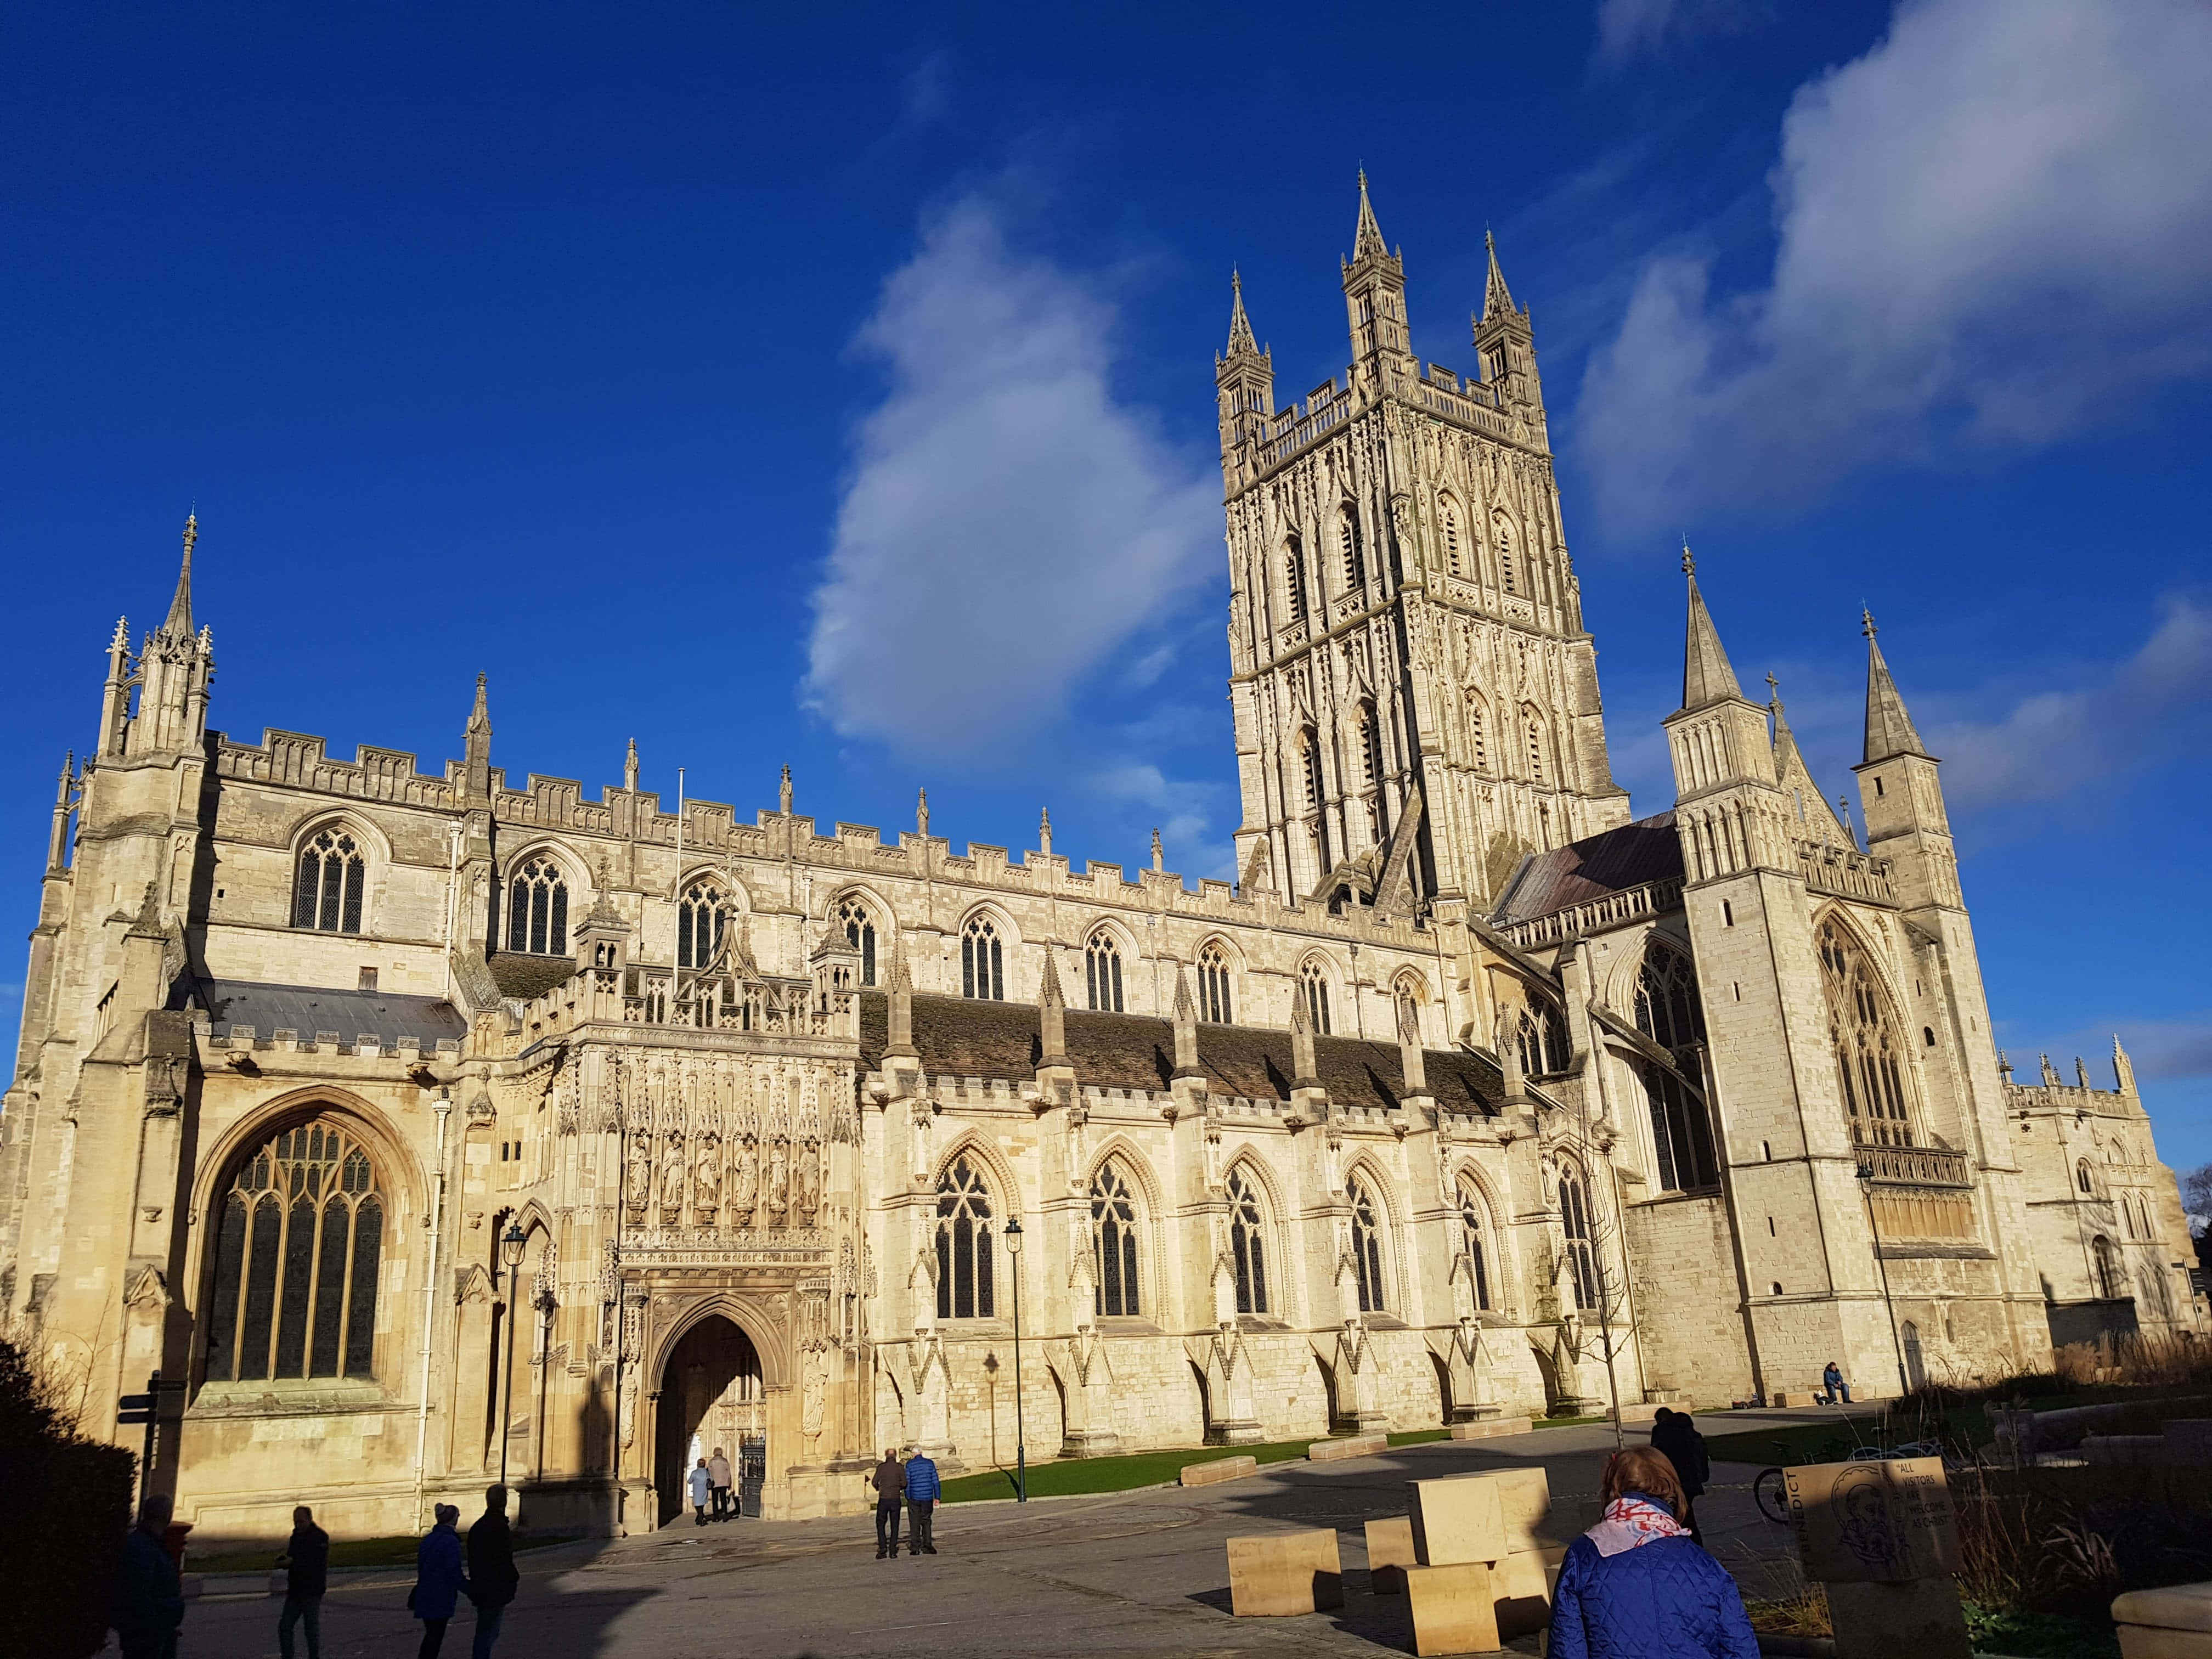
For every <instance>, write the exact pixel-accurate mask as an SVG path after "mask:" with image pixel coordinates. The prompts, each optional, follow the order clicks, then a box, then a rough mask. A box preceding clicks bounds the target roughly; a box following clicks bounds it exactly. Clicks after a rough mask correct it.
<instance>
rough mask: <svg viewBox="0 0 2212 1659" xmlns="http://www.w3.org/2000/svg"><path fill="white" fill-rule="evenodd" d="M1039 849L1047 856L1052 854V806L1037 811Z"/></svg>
mask: <svg viewBox="0 0 2212 1659" xmlns="http://www.w3.org/2000/svg"><path fill="white" fill-rule="evenodd" d="M1037 851H1038V852H1039V853H1040V854H1042V855H1043V856H1044V857H1046V858H1050V857H1051V856H1052V808H1050V807H1049V806H1045V807H1040V808H1039V809H1038V811H1037Z"/></svg>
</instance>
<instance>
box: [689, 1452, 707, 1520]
mask: <svg viewBox="0 0 2212 1659" xmlns="http://www.w3.org/2000/svg"><path fill="white" fill-rule="evenodd" d="M684 1479H685V1481H686V1483H687V1484H688V1485H689V1486H690V1488H691V1513H692V1514H693V1516H696V1518H697V1521H698V1523H699V1524H700V1525H701V1526H702V1527H703V1526H705V1525H706V1524H707V1500H708V1498H711V1497H712V1496H714V1475H713V1474H710V1473H708V1468H707V1460H706V1459H705V1458H703V1457H702V1458H701V1459H700V1460H699V1467H698V1468H696V1469H694V1470H692V1471H691V1473H690V1474H689V1475H687V1476H685V1477H684Z"/></svg>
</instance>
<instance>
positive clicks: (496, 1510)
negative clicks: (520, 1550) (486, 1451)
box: [469, 1486, 522, 1659]
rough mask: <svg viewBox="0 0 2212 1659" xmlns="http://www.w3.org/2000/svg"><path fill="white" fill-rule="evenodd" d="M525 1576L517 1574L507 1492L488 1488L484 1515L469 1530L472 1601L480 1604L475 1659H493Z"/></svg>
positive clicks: (472, 1651)
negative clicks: (492, 1650)
mask: <svg viewBox="0 0 2212 1659" xmlns="http://www.w3.org/2000/svg"><path fill="white" fill-rule="evenodd" d="M521 1582H522V1575H521V1574H520V1573H518V1572H517V1571H515V1570H514V1538H513V1534H511V1533H509V1532H508V1531H507V1488H506V1487H504V1486H491V1487H488V1488H487V1489H486V1490H485V1492H484V1512H483V1514H482V1515H480V1516H477V1523H476V1525H474V1526H472V1527H471V1528H469V1599H470V1600H471V1601H474V1602H475V1603H476V1604H477V1639H476V1644H475V1646H474V1647H473V1648H472V1649H471V1656H472V1659H491V1644H493V1643H495V1642H496V1641H498V1640H499V1627H500V1626H501V1624H502V1623H503V1622H504V1621H505V1620H506V1618H507V1603H508V1602H510V1601H513V1600H514V1592H515V1589H516V1588H517V1587H518V1586H519V1585H520V1583H521Z"/></svg>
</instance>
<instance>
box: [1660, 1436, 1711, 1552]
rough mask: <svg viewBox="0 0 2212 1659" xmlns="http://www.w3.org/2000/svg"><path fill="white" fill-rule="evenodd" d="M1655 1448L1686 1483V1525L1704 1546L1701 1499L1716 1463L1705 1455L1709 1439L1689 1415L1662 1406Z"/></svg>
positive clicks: (1683, 1516)
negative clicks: (1700, 1524)
mask: <svg viewBox="0 0 2212 1659" xmlns="http://www.w3.org/2000/svg"><path fill="white" fill-rule="evenodd" d="M1651 1449H1652V1450H1654V1451H1656V1452H1663V1453H1664V1454H1666V1457H1667V1461H1668V1462H1670V1463H1672V1464H1673V1465H1674V1474H1675V1475H1676V1477H1677V1478H1678V1479H1680V1481H1681V1483H1682V1499H1683V1501H1682V1514H1681V1522H1682V1524H1683V1525H1684V1526H1685V1527H1687V1528H1689V1529H1690V1536H1691V1537H1692V1538H1694V1539H1697V1541H1698V1542H1699V1543H1701V1544H1702V1543H1704V1542H1705V1540H1704V1539H1703V1538H1702V1537H1700V1536H1699V1533H1698V1498H1699V1494H1700V1493H1702V1492H1704V1491H1705V1480H1706V1477H1707V1476H1709V1475H1711V1474H1712V1472H1713V1465H1712V1460H1711V1458H1710V1457H1708V1456H1707V1455H1705V1436H1703V1435H1702V1434H1699V1432H1698V1425H1696V1424H1695V1423H1694V1422H1692V1420H1691V1419H1690V1414H1689V1413H1687V1412H1676V1411H1669V1410H1668V1409H1667V1407H1664V1406H1662V1407H1660V1408H1659V1415H1658V1416H1657V1417H1656V1418H1654V1419H1652V1423H1651Z"/></svg>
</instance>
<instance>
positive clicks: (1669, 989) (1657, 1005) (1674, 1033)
mask: <svg viewBox="0 0 2212 1659" xmlns="http://www.w3.org/2000/svg"><path fill="white" fill-rule="evenodd" d="M1636 1029H1637V1030H1639V1031H1641V1032H1643V1033H1644V1036H1648V1037H1650V1039H1651V1040H1652V1041H1653V1042H1656V1043H1657V1044H1658V1045H1659V1046H1660V1047H1661V1048H1688V1047H1689V1046H1690V1045H1691V1044H1692V1043H1693V1042H1704V1041H1705V1008H1704V1006H1703V1005H1702V1004H1700V1003H1699V1000H1698V976H1697V975H1696V974H1695V973H1694V972H1692V969H1691V968H1690V963H1689V959H1688V958H1687V957H1685V956H1683V954H1682V953H1681V952H1680V951H1674V950H1669V949H1668V947H1667V946H1665V945H1652V946H1651V947H1650V949H1648V950H1647V951H1644V963H1643V966H1642V967H1640V968H1638V969H1637V973H1636Z"/></svg>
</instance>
